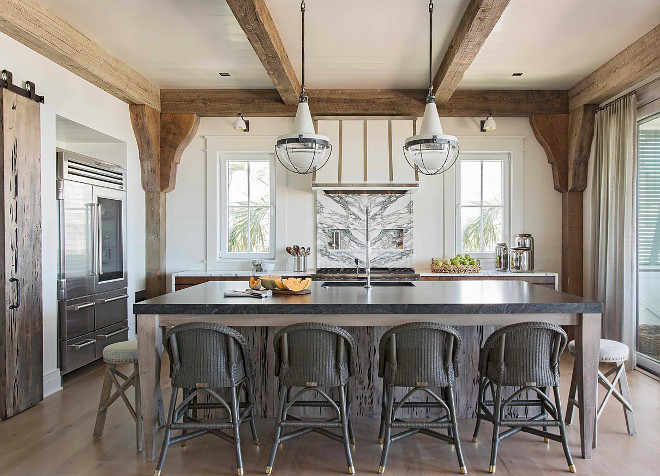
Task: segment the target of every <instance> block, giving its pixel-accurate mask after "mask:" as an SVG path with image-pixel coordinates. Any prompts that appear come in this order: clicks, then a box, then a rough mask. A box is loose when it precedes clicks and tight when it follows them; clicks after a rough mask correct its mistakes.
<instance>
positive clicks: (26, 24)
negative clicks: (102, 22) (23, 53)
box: [0, 0, 160, 110]
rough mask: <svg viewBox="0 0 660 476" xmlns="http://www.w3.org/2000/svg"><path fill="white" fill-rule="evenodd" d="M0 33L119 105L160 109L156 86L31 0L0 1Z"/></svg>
mask: <svg viewBox="0 0 660 476" xmlns="http://www.w3.org/2000/svg"><path fill="white" fill-rule="evenodd" d="M0 31H2V32H3V33H5V34H7V35H9V36H10V37H12V38H14V39H15V40H16V41H19V42H20V43H23V44H24V45H25V46H27V47H29V48H31V49H33V50H34V51H36V52H37V53H39V54H40V55H42V56H45V57H46V58H48V59H50V60H52V61H54V62H55V63H57V64H59V65H60V66H62V67H64V68H66V69H68V70H69V71H71V72H72V73H74V74H77V75H78V76H80V77H81V78H83V79H85V80H87V81H89V82H90V83H92V84H94V85H96V86H98V87H99V88H101V89H103V90H104V91H107V92H108V93H110V94H112V95H113V96H115V97H117V98H119V99H121V100H122V101H125V102H127V103H129V104H146V105H148V106H150V107H152V108H154V109H156V110H159V109H160V90H159V88H158V86H156V85H155V84H153V83H152V82H150V81H149V80H148V79H146V78H145V77H144V76H141V75H140V74H139V73H137V72H136V71H135V70H133V69H132V68H130V67H129V66H128V65H126V64H125V63H123V62H122V61H120V60H118V59H117V58H115V57H114V56H112V55H111V54H110V53H108V52H107V51H106V50H105V49H103V48H102V47H101V46H99V45H98V44H97V43H95V42H93V41H92V40H90V39H89V38H87V37H86V36H85V35H83V34H82V33H81V32H80V31H78V30H77V29H75V28H74V27H73V26H71V25H70V24H69V23H67V22H66V21H64V20H63V19H61V18H60V17H58V16H57V15H55V14H54V13H53V12H51V11H50V10H48V9H47V8H46V7H44V6H43V5H41V4H40V3H38V2H36V1H34V0H0Z"/></svg>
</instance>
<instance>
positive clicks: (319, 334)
mask: <svg viewBox="0 0 660 476" xmlns="http://www.w3.org/2000/svg"><path fill="white" fill-rule="evenodd" d="M273 346H274V349H275V375H276V376H277V377H279V380H280V405H279V410H278V412H277V423H276V426H275V438H274V439H273V448H272V451H271V454H270V459H269V460H268V466H266V474H270V473H271V472H272V470H273V465H274V463H275V455H276V454H277V447H278V445H279V444H280V443H282V442H284V441H286V440H289V439H291V438H295V437H297V436H301V435H305V434H307V433H311V432H316V433H318V434H320V435H323V436H326V437H328V438H331V439H333V440H335V441H338V442H340V443H342V444H343V445H344V451H345V452H346V463H347V464H348V472H349V474H353V473H355V467H354V466H353V457H352V455H351V449H350V445H349V444H352V443H355V437H354V435H353V424H352V421H351V405H350V397H349V395H350V387H349V378H350V377H351V376H352V375H353V373H354V370H353V368H354V360H355V357H354V347H355V344H354V342H353V338H352V337H351V335H350V334H349V333H348V332H347V331H345V330H344V329H342V328H340V327H336V326H331V325H329V324H319V323H302V324H294V325H291V326H288V327H285V328H283V329H281V330H280V331H279V332H278V333H277V334H275V337H274V338H273ZM333 387H334V388H338V390H339V401H335V400H334V399H333V398H332V397H330V395H329V394H328V393H327V392H326V391H325V390H324V388H326V389H327V388H333ZM293 388H300V390H298V391H297V392H295V393H293V392H292V389H293ZM292 393H293V395H292ZM307 393H316V394H318V395H320V396H321V397H323V399H324V400H323V401H304V400H300V398H301V397H302V396H303V395H305V394H307ZM291 407H328V408H333V409H334V410H335V411H336V412H337V416H336V417H332V418H330V419H310V418H304V419H303V418H297V417H294V416H292V415H289V414H288V413H289V410H290V409H291ZM284 428H293V431H290V432H289V433H286V434H284V433H283V429H284ZM329 428H339V429H340V430H341V434H340V435H339V434H337V433H334V432H332V431H329V430H328V429H329Z"/></svg>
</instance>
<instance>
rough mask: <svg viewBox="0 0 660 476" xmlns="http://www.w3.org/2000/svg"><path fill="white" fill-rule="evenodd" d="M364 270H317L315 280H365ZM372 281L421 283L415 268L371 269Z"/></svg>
mask: <svg viewBox="0 0 660 476" xmlns="http://www.w3.org/2000/svg"><path fill="white" fill-rule="evenodd" d="M365 273H366V270H365V269H364V268H355V267H353V268H317V269H316V274H314V276H313V278H314V279H323V280H326V281H340V280H355V279H364V276H365ZM371 279H372V280H377V281H419V273H416V272H415V270H414V269H413V268H371Z"/></svg>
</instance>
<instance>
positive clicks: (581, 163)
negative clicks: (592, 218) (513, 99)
mask: <svg viewBox="0 0 660 476" xmlns="http://www.w3.org/2000/svg"><path fill="white" fill-rule="evenodd" d="M595 112H596V106H593V105H585V106H581V107H579V108H577V109H575V110H573V111H571V113H570V114H536V115H533V116H531V117H530V124H531V126H532V130H533V131H534V135H535V136H536V139H537V140H538V141H539V143H540V144H541V146H542V147H543V150H544V151H545V153H546V156H547V158H548V162H549V163H550V165H551V166H552V178H553V182H554V187H555V190H557V191H558V192H560V193H561V194H562V213H561V216H562V266H561V271H562V277H561V283H562V291H564V292H567V293H570V294H575V295H578V296H582V293H583V272H582V270H583V236H582V235H583V230H582V219H583V196H582V195H583V191H584V189H585V188H586V186H587V169H588V163H589V153H590V151H591V141H592V139H593V130H594V114H595Z"/></svg>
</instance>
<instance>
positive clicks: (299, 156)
mask: <svg viewBox="0 0 660 476" xmlns="http://www.w3.org/2000/svg"><path fill="white" fill-rule="evenodd" d="M300 12H301V13H302V84H301V91H300V98H299V99H298V110H297V111H296V120H295V123H294V132H293V133H291V134H286V135H282V136H279V137H278V138H277V143H276V145H275V155H276V156H277V159H278V160H279V161H280V163H281V164H282V165H283V166H284V167H285V168H286V169H287V170H289V171H290V172H293V173H296V174H311V173H314V171H316V170H319V169H320V168H321V167H323V166H324V165H325V164H326V162H327V161H328V159H329V158H330V154H331V153H332V145H331V144H330V139H329V138H328V137H326V136H323V135H320V134H316V132H315V131H314V123H313V122H312V115H311V113H310V112H309V103H308V98H307V92H306V91H305V2H304V1H303V2H302V3H301V4H300Z"/></svg>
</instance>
